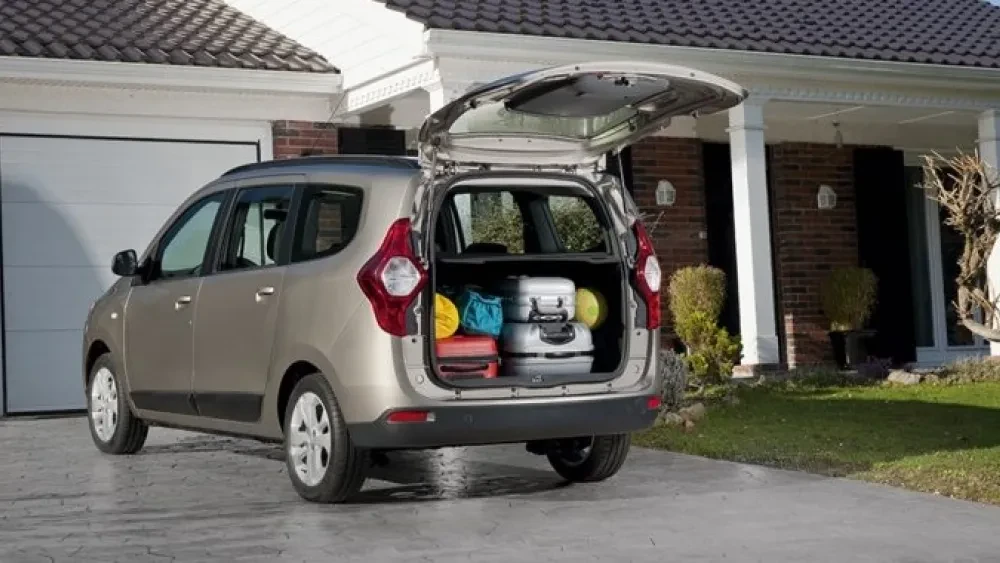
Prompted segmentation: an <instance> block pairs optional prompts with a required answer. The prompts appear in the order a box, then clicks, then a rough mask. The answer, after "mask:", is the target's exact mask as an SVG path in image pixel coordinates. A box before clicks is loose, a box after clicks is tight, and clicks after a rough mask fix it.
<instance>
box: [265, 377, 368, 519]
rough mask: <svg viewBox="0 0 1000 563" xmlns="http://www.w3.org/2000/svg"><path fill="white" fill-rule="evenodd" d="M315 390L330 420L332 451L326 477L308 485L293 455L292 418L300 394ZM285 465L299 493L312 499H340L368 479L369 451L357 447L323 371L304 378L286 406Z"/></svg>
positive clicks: (339, 500)
mask: <svg viewBox="0 0 1000 563" xmlns="http://www.w3.org/2000/svg"><path fill="white" fill-rule="evenodd" d="M306 393H313V394H315V395H316V396H317V397H319V399H320V401H321V402H322V404H323V407H324V408H325V409H326V412H327V416H328V417H329V420H330V425H329V426H330V428H329V432H330V434H331V440H330V441H331V448H330V449H331V452H330V455H329V459H328V462H327V466H326V470H325V471H326V472H325V474H324V475H323V478H322V479H321V480H320V481H319V482H318V483H317V484H315V485H312V486H310V485H308V484H307V483H305V482H303V481H302V479H301V478H300V477H299V474H298V471H297V470H296V469H295V461H294V460H293V456H292V445H293V444H292V418H293V414H294V411H295V405H296V403H297V402H298V400H299V398H300V397H301V396H302V395H304V394H306ZM284 428H285V465H286V467H287V468H288V477H289V479H291V481H292V486H294V487H295V490H296V491H297V492H298V493H299V496H301V497H302V498H304V499H305V500H308V501H310V502H319V503H339V502H343V501H345V500H347V499H348V498H350V497H352V496H353V495H355V494H357V493H358V491H360V490H361V487H362V486H363V485H364V483H365V477H366V473H367V469H368V461H369V453H368V452H367V451H366V450H363V449H360V448H356V447H355V446H354V444H353V443H352V442H351V437H350V435H349V434H348V432H347V424H346V423H345V422H344V416H343V414H342V413H341V411H340V405H338V404H337V399H336V397H335V396H334V394H333V390H332V389H331V388H330V384H329V383H327V381H326V378H325V377H323V375H322V374H319V373H315V374H312V375H308V376H306V377H304V378H302V380H300V381H299V382H298V383H297V384H296V385H295V388H294V389H293V390H292V394H291V396H290V397H289V398H288V405H287V407H286V408H285V426H284Z"/></svg>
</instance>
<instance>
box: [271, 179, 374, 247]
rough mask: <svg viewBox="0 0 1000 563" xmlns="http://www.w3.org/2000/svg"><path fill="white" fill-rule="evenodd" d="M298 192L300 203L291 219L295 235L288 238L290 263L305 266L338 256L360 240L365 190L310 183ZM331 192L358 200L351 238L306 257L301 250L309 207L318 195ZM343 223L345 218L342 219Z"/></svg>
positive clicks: (355, 187)
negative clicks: (304, 264)
mask: <svg viewBox="0 0 1000 563" xmlns="http://www.w3.org/2000/svg"><path fill="white" fill-rule="evenodd" d="M298 191H299V197H298V201H297V202H296V204H295V205H294V206H293V208H292V212H293V214H294V217H291V219H293V221H292V228H293V234H292V236H291V237H288V238H289V239H290V240H289V241H288V263H289V264H303V263H306V262H312V261H315V260H322V259H324V258H329V257H331V256H336V255H337V254H340V253H341V252H344V251H345V250H347V249H348V248H349V247H350V246H351V244H352V243H353V242H354V241H355V240H356V239H357V238H358V233H359V232H360V231H361V221H362V219H363V218H364V214H365V205H366V203H367V198H366V197H365V196H366V194H365V190H364V189H362V188H359V187H357V186H349V185H346V184H331V183H309V184H304V185H302V186H300V189H299V190H298ZM331 191H332V192H341V193H343V194H345V195H349V196H353V197H356V198H357V205H356V209H357V216H356V217H355V218H354V221H353V229H351V231H350V236H348V237H346V238H345V240H344V241H343V242H341V243H340V244H339V245H336V246H333V247H331V248H329V249H327V250H325V251H323V252H316V253H315V254H312V255H310V256H304V255H303V253H302V251H301V248H302V243H303V239H304V237H305V229H306V222H307V221H308V219H309V217H308V214H309V205H310V204H311V203H312V201H313V198H315V197H316V196H317V195H321V194H323V193H324V192H331ZM342 208H343V207H342ZM341 221H343V217H342V218H341Z"/></svg>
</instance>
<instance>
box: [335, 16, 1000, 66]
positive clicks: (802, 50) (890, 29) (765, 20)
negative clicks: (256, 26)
mask: <svg viewBox="0 0 1000 563" xmlns="http://www.w3.org/2000/svg"><path fill="white" fill-rule="evenodd" d="M332 1H335V0H332ZM377 1H380V2H383V3H385V4H386V5H387V6H389V7H390V8H392V9H395V10H399V11H401V12H404V13H405V14H406V15H407V16H408V17H409V18H411V19H413V20H416V21H419V22H421V23H423V24H424V25H425V26H427V27H431V28H440V29H460V30H470V31H472V30H478V31H491V32H499V33H510V34H520V35H535V36H546V37H573V38H579V39H602V40H610V41H619V42H634V43H656V44H662V45H674V46H694V47H707V48H714V49H729V50H740V51H759V52H771V53H784V54H811V55H823V56H831V57H845V58H860V59H869V60H881V61H906V62H914V63H933V64H944V65H956V66H979V67H988V68H1000V6H995V5H992V4H990V3H988V2H986V1H985V0H740V1H735V0H699V1H697V2H691V1H690V0H505V1H501V0H447V1H438V2H435V1H433V0H377Z"/></svg>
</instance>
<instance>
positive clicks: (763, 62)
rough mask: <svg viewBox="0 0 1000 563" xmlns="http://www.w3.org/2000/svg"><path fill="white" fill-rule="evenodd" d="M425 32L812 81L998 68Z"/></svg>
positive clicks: (966, 85)
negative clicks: (749, 70) (652, 59)
mask: <svg viewBox="0 0 1000 563" xmlns="http://www.w3.org/2000/svg"><path fill="white" fill-rule="evenodd" d="M426 37H427V46H428V50H429V51H430V52H431V53H433V54H434V55H435V56H453V57H461V58H471V59H497V58H500V59H503V60H508V61H525V62H534V63H540V64H561V63H572V62H579V61H585V60H586V61H593V60H614V59H638V60H644V59H649V58H654V59H657V60H670V61H683V63H684V64H687V65H693V66H697V67H698V68H701V69H703V70H706V71H710V72H715V73H719V74H743V73H746V72H747V69H748V68H752V69H753V72H754V75H755V76H758V77H761V78H768V77H773V78H786V79H787V78H799V79H803V80H816V81H830V80H838V79H841V78H843V79H853V80H857V79H858V78H864V79H865V80H871V81H873V82H878V83H882V84H893V85H906V84H912V85H928V86H929V85H938V86H940V84H941V83H942V82H947V83H948V84H949V85H950V86H951V87H955V88H961V89H970V90H991V91H994V92H997V91H1000V69H994V68H982V67H969V66H958V65H944V64H941V65H938V64H923V63H905V62H891V61H878V60H868V59H848V58H842V57H820V56H814V55H788V54H778V53H761V52H754V51H737V50H727V49H707V48H698V47H674V46H669V45H659V44H648V43H628V42H618V41H601V40H584V39H569V38H561V37H546V36H528V35H516V34H503V33H490V32H481V31H458V30H449V29H430V30H428V32H427V35H426ZM542 57H544V60H542Z"/></svg>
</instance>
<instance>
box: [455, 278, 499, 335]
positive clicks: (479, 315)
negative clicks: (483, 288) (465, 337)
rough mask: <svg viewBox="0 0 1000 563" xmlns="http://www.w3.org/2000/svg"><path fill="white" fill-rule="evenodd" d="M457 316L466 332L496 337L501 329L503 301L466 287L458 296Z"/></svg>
mask: <svg viewBox="0 0 1000 563" xmlns="http://www.w3.org/2000/svg"><path fill="white" fill-rule="evenodd" d="M456 305H457V306H458V317H459V318H460V319H461V323H462V329H463V330H464V331H465V333H466V334H480V335H484V336H492V337H493V338H497V337H498V336H500V331H501V330H502V329H503V303H502V301H501V300H500V298H499V297H493V296H489V295H483V294H482V293H479V292H478V291H475V290H472V289H466V290H465V291H463V292H462V294H461V295H459V296H458V299H457V301H456Z"/></svg>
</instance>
